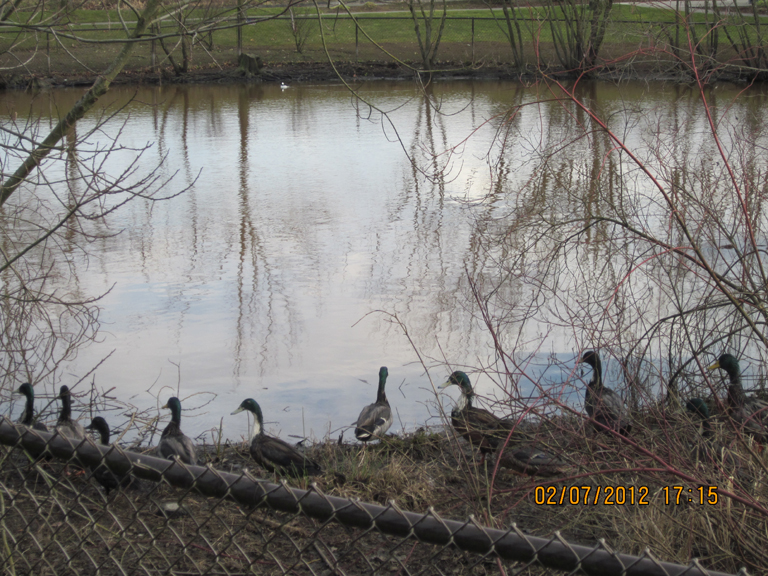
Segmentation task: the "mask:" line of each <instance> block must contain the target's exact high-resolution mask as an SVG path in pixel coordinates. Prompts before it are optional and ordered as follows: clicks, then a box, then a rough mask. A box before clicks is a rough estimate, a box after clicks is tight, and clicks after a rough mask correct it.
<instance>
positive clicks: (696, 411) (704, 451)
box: [685, 398, 746, 479]
mask: <svg viewBox="0 0 768 576" xmlns="http://www.w3.org/2000/svg"><path fill="white" fill-rule="evenodd" d="M685 410H686V411H687V412H688V413H689V414H691V415H692V416H694V417H695V418H697V419H698V420H699V421H700V422H701V438H700V440H699V441H698V442H696V443H695V444H693V446H692V447H691V453H692V455H693V457H694V458H695V460H696V462H702V463H715V462H716V463H720V464H723V465H724V466H725V467H726V468H727V469H729V471H730V470H734V469H735V470H736V475H737V476H739V477H740V478H742V479H743V478H744V477H745V475H746V472H745V471H744V470H743V469H742V467H741V466H740V465H739V463H738V459H737V457H736V456H735V454H734V453H733V452H732V451H730V450H729V449H728V448H726V447H725V446H723V445H722V444H720V443H719V442H715V438H714V436H715V433H714V430H712V422H711V418H710V414H709V406H708V405H707V403H706V402H705V401H704V400H702V399H701V398H691V399H690V400H688V402H686V403H685Z"/></svg>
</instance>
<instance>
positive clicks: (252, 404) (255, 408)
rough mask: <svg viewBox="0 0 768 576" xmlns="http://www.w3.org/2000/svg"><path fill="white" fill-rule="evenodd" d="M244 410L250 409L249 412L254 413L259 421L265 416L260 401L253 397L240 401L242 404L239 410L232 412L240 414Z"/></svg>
mask: <svg viewBox="0 0 768 576" xmlns="http://www.w3.org/2000/svg"><path fill="white" fill-rule="evenodd" d="M243 410H248V412H251V413H252V414H254V415H255V416H256V418H257V419H258V420H259V421H261V420H262V419H263V416H262V415H261V406H259V403H258V402H256V400H254V399H253V398H246V399H245V400H243V401H242V402H240V406H238V407H237V410H235V411H234V412H232V414H238V413H240V412H242V411H243Z"/></svg>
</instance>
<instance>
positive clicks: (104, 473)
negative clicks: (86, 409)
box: [85, 416, 133, 496]
mask: <svg viewBox="0 0 768 576" xmlns="http://www.w3.org/2000/svg"><path fill="white" fill-rule="evenodd" d="M85 429H86V430H92V431H95V432H98V433H99V439H100V441H101V445H102V446H109V424H107V421H106V420H104V418H102V417H101V416H96V417H95V418H93V420H91V423H90V424H89V425H88V426H86V427H85ZM93 477H94V478H96V481H97V482H98V483H99V484H101V485H102V486H103V487H104V490H105V491H106V492H107V496H109V491H110V490H115V489H117V488H119V487H121V486H122V487H123V488H125V487H127V486H129V485H130V484H131V482H132V481H133V476H131V475H130V474H122V475H119V474H115V473H114V472H112V470H110V469H109V468H107V467H106V466H105V465H104V464H99V465H98V466H96V467H95V468H93Z"/></svg>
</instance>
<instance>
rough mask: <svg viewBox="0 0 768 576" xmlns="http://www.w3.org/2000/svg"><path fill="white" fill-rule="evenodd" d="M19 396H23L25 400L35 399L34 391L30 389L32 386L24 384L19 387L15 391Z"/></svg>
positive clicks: (27, 383)
mask: <svg viewBox="0 0 768 576" xmlns="http://www.w3.org/2000/svg"><path fill="white" fill-rule="evenodd" d="M16 392H17V393H19V394H24V396H26V397H27V398H34V397H35V389H34V388H32V384H30V383H29V382H24V384H22V385H21V386H19V389H18V390H16Z"/></svg>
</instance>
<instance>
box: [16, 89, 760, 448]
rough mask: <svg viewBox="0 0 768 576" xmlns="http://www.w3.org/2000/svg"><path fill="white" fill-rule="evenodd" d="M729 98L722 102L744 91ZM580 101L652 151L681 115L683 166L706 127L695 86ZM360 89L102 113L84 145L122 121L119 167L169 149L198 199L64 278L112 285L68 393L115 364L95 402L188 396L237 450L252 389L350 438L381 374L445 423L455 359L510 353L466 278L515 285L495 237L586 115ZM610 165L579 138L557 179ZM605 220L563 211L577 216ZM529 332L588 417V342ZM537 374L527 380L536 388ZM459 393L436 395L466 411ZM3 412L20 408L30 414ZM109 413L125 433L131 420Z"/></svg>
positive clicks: (547, 369) (284, 416) (564, 391)
mask: <svg viewBox="0 0 768 576" xmlns="http://www.w3.org/2000/svg"><path fill="white" fill-rule="evenodd" d="M717 90H718V92H717V93H716V94H717V97H718V98H720V99H721V100H723V101H725V102H728V101H730V99H731V98H735V97H736V95H737V94H738V89H737V88H735V87H733V88H731V87H719V88H718V89H717ZM81 93H82V91H80V90H57V91H53V92H49V93H43V94H40V95H37V96H36V97H35V98H34V99H33V100H30V97H29V96H28V95H25V94H18V93H6V94H4V95H3V103H2V106H5V108H6V111H7V112H8V113H9V114H10V113H12V112H15V113H17V114H18V116H19V118H20V119H21V118H26V117H28V116H30V117H40V118H47V117H48V116H52V117H55V116H56V115H57V114H58V111H59V110H66V109H67V108H68V107H69V106H70V105H71V104H72V103H73V102H74V101H75V100H76V98H78V97H79V96H80V94H81ZM581 94H582V96H583V97H584V98H585V100H586V101H588V102H591V103H592V104H595V105H599V107H600V109H601V111H602V113H603V114H605V115H606V116H608V117H611V118H617V120H616V123H617V126H622V127H623V130H624V131H625V133H626V135H627V138H628V140H630V141H631V142H633V143H634V144H635V145H636V146H638V147H639V148H642V146H643V142H644V138H645V137H646V136H647V135H649V134H652V133H653V132H654V130H661V129H663V128H664V126H665V123H666V122H668V121H669V116H670V115H681V114H685V116H686V118H687V120H686V126H687V127H689V129H687V130H684V131H683V134H682V135H681V138H682V139H683V140H684V141H677V142H675V145H676V146H678V147H679V150H681V153H682V154H689V153H690V150H691V148H692V147H693V146H695V145H697V143H698V141H699V139H700V135H701V132H702V131H705V130H706V123H705V117H704V115H703V109H701V107H700V106H699V101H698V98H697V94H696V92H695V91H694V90H691V89H690V88H686V87H680V86H673V85H664V84H649V83H624V84H621V85H614V84H588V85H585V86H584V88H583V92H582V93H581ZM361 95H362V96H363V97H364V98H365V99H366V101H367V102H368V103H372V104H374V105H375V106H376V108H375V109H374V108H371V107H369V106H368V104H367V103H365V102H361V101H357V100H355V99H354V98H353V97H351V95H350V93H349V91H348V90H347V89H346V88H345V87H344V86H342V85H335V84H321V85H304V86H300V85H295V86H291V87H290V88H288V89H287V90H281V89H280V87H279V86H277V85H268V84H262V85H251V86H167V87H142V88H138V89H135V88H116V89H114V90H112V91H111V92H110V93H109V94H108V95H107V96H106V97H105V98H104V101H103V103H102V105H103V106H107V110H109V111H110V112H111V113H114V115H115V116H114V118H112V119H111V120H110V121H109V122H108V123H106V124H105V125H104V126H103V128H102V129H101V131H98V132H96V133H94V134H93V135H92V136H89V138H88V141H89V144H94V143H96V144H97V143H98V141H99V139H100V138H101V137H104V140H105V142H106V141H108V140H107V136H114V135H116V134H117V132H118V131H121V134H120V140H119V141H120V143H121V144H122V145H123V146H124V147H125V148H124V149H122V150H120V151H115V152H114V153H113V154H112V155H111V157H110V158H109V159H108V161H107V162H106V163H105V165H104V168H103V169H104V170H108V171H112V172H113V173H119V171H120V170H121V169H123V168H124V167H125V166H127V165H128V164H129V163H130V162H131V160H132V159H133V158H135V157H136V149H139V148H142V147H145V146H147V145H149V148H148V149H147V150H146V151H145V152H144V154H143V156H142V157H141V163H140V167H141V168H142V169H146V170H148V169H151V167H152V166H154V165H155V164H157V163H158V162H160V160H161V159H162V160H163V163H162V168H161V174H162V175H163V176H164V177H168V176H171V175H173V179H172V180H171V181H170V182H169V183H168V184H167V185H166V186H164V190H163V191H164V192H167V193H168V194H172V193H175V192H176V191H178V190H181V189H183V188H185V187H189V189H188V190H186V191H185V192H184V193H182V194H180V195H179V196H177V197H175V198H172V199H169V200H167V201H162V202H155V203H150V202H147V201H143V200H136V201H133V202H131V203H129V204H127V205H126V206H124V207H122V208H120V209H119V210H118V211H116V212H114V213H113V214H112V215H111V216H110V218H109V220H108V227H105V228H104V230H102V231H108V232H110V236H109V237H106V238H102V239H99V240H97V241H95V242H94V243H93V244H92V245H90V246H89V248H88V250H89V252H90V256H89V257H88V258H87V259H85V258H83V259H81V261H80V264H79V265H78V266H77V267H76V268H75V269H74V270H73V271H72V273H71V275H68V276H66V277H62V278H60V279H59V281H60V282H61V283H62V285H66V286H69V287H70V288H71V289H72V290H74V291H76V292H77V293H81V294H84V295H91V296H93V295H97V294H102V293H106V294H105V296H104V297H103V299H102V300H101V304H100V306H101V309H102V313H101V317H100V320H101V324H102V331H101V337H100V340H99V341H98V342H96V343H93V344H91V345H90V346H88V347H87V348H86V349H84V350H83V351H81V352H80V353H79V355H78V356H77V358H76V359H75V360H73V361H72V362H69V363H67V364H66V366H64V367H63V370H62V371H61V373H60V376H59V377H60V378H61V380H60V381H59V382H57V383H56V385H58V384H61V383H71V382H73V381H76V380H78V379H79V378H81V377H83V376H84V375H86V374H87V373H88V372H89V371H90V370H91V369H92V368H93V367H94V366H95V365H97V364H98V362H99V361H100V360H101V359H103V358H105V357H107V356H108V358H107V359H106V360H105V361H104V362H103V364H101V365H100V366H98V368H97V369H96V370H95V371H94V372H93V374H92V375H91V376H89V377H88V380H87V382H86V383H84V384H82V385H81V388H83V390H84V389H85V388H86V387H87V385H88V383H90V382H91V381H93V382H94V383H95V385H96V386H97V387H98V388H100V389H103V390H107V389H111V388H113V387H114V390H113V391H112V392H111V395H114V396H117V397H120V398H122V399H123V400H125V401H126V402H130V403H131V404H133V405H135V406H137V407H138V408H141V409H146V408H148V407H152V406H160V405H162V404H163V403H164V402H165V400H166V399H167V398H168V397H169V396H171V395H173V394H177V395H178V396H179V397H180V398H181V399H182V403H183V406H184V409H185V410H184V417H183V422H182V424H183V426H182V427H183V429H184V430H185V432H186V433H187V434H189V435H190V436H197V435H201V434H205V433H206V431H208V430H211V429H213V428H217V427H219V425H220V423H221V422H222V420H221V419H222V418H223V433H224V436H225V437H228V438H232V439H236V438H240V437H241V436H242V435H244V434H246V433H247V429H248V425H249V423H248V419H247V418H245V417H244V416H242V415H238V416H233V417H230V416H229V414H230V412H232V411H233V410H234V409H235V408H236V407H237V406H238V404H239V403H240V401H241V400H243V399H244V398H247V397H253V398H255V399H257V400H258V402H259V403H260V404H261V406H262V409H263V410H264V413H265V420H266V421H267V428H268V429H269V430H270V431H272V432H275V433H279V434H280V435H282V436H283V437H290V436H299V437H303V436H313V437H315V438H322V437H325V436H326V435H327V434H330V435H331V437H333V438H335V437H337V436H338V434H339V433H340V431H341V430H343V429H344V428H345V427H347V426H348V425H349V424H351V423H353V421H354V420H355V419H356V417H357V414H358V413H359V411H360V409H361V408H362V407H363V406H364V405H365V404H368V403H370V402H373V401H374V400H375V395H376V383H377V373H378V369H379V367H380V366H387V367H388V368H389V375H390V376H389V381H388V387H387V390H388V397H389V399H390V402H391V404H392V406H393V408H394V409H395V411H396V416H395V423H394V425H393V427H392V431H401V430H414V429H416V428H418V427H419V426H422V425H436V424H440V423H441V420H440V417H439V410H438V408H437V403H436V398H437V396H436V390H435V387H436V386H437V385H439V384H440V383H442V382H444V381H445V379H446V377H447V376H448V374H449V373H450V372H451V370H453V369H458V368H463V367H479V366H489V367H492V366H494V364H495V362H496V361H497V359H498V356H497V354H496V351H495V349H494V342H493V339H492V337H491V335H490V334H489V332H488V331H487V330H486V329H485V327H484V325H483V322H482V318H480V315H479V313H478V311H477V306H476V303H475V301H474V297H473V295H472V292H471V290H470V289H469V283H468V281H467V279H468V277H471V278H473V279H478V278H493V277H495V276H497V275H498V274H499V260H500V259H503V256H501V255H499V254H498V253H496V252H494V250H493V249H491V248H489V247H488V245H487V243H486V242H487V240H488V238H489V236H490V235H492V234H495V233H497V232H498V231H499V229H500V228H501V227H503V223H504V222H505V221H507V220H508V219H509V217H510V215H513V214H514V211H515V209H516V206H518V204H519V203H520V202H521V198H522V196H521V193H520V191H521V190H522V189H523V187H524V186H526V184H528V183H530V181H531V179H532V178H533V177H534V174H535V173H536V170H537V167H538V166H540V159H537V155H538V154H539V150H540V146H539V143H540V142H541V141H543V140H546V139H558V140H563V141H565V140H567V134H568V132H569V130H571V128H569V127H568V126H570V125H571V124H570V123H572V122H574V117H573V116H572V115H570V114H569V113H568V112H567V110H566V109H565V108H564V107H562V106H560V105H559V104H557V103H555V102H552V103H550V104H545V105H538V106H535V107H530V108H517V107H519V106H521V105H523V104H526V103H531V102H535V101H539V100H546V99H548V98H551V97H552V95H551V94H549V93H547V92H546V91H544V90H543V89H542V88H540V87H539V88H537V87H526V86H524V85H522V84H517V83H511V82H497V81H483V82H477V81H474V82H470V81H457V82H443V83H438V84H435V85H434V86H432V88H431V90H430V91H429V94H428V95H425V94H424V93H423V92H422V91H420V90H419V89H418V88H417V87H416V86H415V85H413V84H409V83H386V82H376V83H371V84H368V85H365V86H363V87H362V88H361ZM129 100H130V101H129ZM764 105H765V94H763V93H762V92H761V91H759V90H753V91H752V92H751V93H749V94H747V95H743V94H742V95H741V98H740V99H739V100H738V101H737V103H736V104H735V105H733V106H732V107H731V108H729V110H728V114H733V115H736V116H738V115H742V118H744V119H746V122H747V124H745V126H747V125H748V123H749V122H750V120H749V118H752V117H758V116H759V114H760V110H764V109H765V108H764ZM120 106H122V108H121V107H120ZM513 111H517V113H515V114H512V113H511V112H513ZM382 112H385V113H386V114H382ZM95 118H96V115H91V116H89V117H88V118H86V119H85V120H84V121H82V122H81V124H80V126H78V132H79V133H85V132H86V131H87V130H88V128H89V127H91V126H93V124H94V122H95V121H96V120H95ZM638 118H643V119H644V120H643V122H640V121H638ZM664 119H666V120H664ZM577 120H578V119H577ZM510 128H513V129H514V133H515V134H516V136H515V139H514V141H510V140H508V137H509V136H508V135H509V134H510V132H509V130H510ZM555 135H557V136H555ZM604 154H605V150H604V149H601V147H600V146H597V145H595V143H594V142H592V141H589V140H588V139H585V140H584V141H583V142H581V143H580V144H577V145H576V146H575V147H571V148H569V149H567V150H566V149H565V147H564V149H563V151H562V153H561V155H559V156H556V157H553V160H554V161H557V162H561V163H562V166H563V167H562V168H561V169H558V171H559V173H560V175H561V176H562V178H563V182H561V183H560V184H558V185H559V186H566V185H568V186H571V193H577V194H580V195H582V194H586V193H587V192H589V181H590V170H593V169H595V168H594V167H595V163H597V165H598V169H599V166H600V164H601V162H602V158H603V155H604ZM650 156H653V155H649V157H650ZM657 156H658V155H657ZM411 159H412V160H413V161H414V162H413V163H412V162H411ZM535 159H537V160H536V161H534V160H535ZM81 160H84V158H81ZM612 169H617V170H618V169H620V167H617V168H612ZM137 177H138V176H135V175H134V176H132V177H131V178H137ZM566 181H567V182H568V183H569V184H566V183H565V182H566ZM580 187H581V188H583V192H582V191H579V188H580ZM548 193H550V194H551V193H552V190H549V192H548ZM542 201H544V202H546V203H550V200H549V199H547V200H542ZM555 203H556V202H555ZM589 209H590V208H589V203H588V202H587V203H585V204H582V205H581V206H578V205H577V204H571V203H568V202H566V201H565V200H564V201H563V203H562V205H561V206H560V207H559V210H560V211H561V214H562V216H563V217H565V216H575V217H579V216H585V211H587V210H589ZM580 210H581V214H579V211H580ZM522 298H523V300H524V298H525V297H524V296H523V297H522ZM518 303H519V300H518ZM526 330H528V331H529V332H527V333H526V336H525V337H523V338H519V339H518V340H517V342H518V344H517V349H516V352H517V353H519V354H522V355H523V356H525V355H528V363H527V364H526V367H525V370H524V372H525V374H526V375H527V376H528V377H529V378H530V379H531V382H533V381H543V380H546V381H547V382H549V383H553V384H554V385H557V386H560V387H561V388H560V392H559V394H560V397H561V398H563V399H564V401H566V402H569V403H572V404H573V405H575V406H580V405H581V402H582V394H583V379H580V375H579V373H578V372H576V371H575V370H574V361H575V357H576V354H577V350H579V349H580V348H581V347H582V346H584V345H585V344H587V345H589V342H590V340H589V337H588V336H587V335H585V334H579V333H576V332H575V331H574V330H572V329H570V330H569V329H568V327H563V326H559V327H554V328H553V327H546V326H541V325H533V326H532V327H529V328H526ZM425 367H426V368H428V370H427V369H425ZM584 377H585V379H586V378H588V377H589V374H588V373H585V374H584ZM473 378H475V380H476V386H477V388H478V389H479V390H480V392H481V393H482V394H483V395H487V396H491V397H494V396H499V395H500V394H502V393H503V391H502V390H500V389H499V388H498V387H497V386H496V384H495V383H494V380H493V379H492V378H490V377H488V376H487V375H485V374H478V375H475V374H474V373H473ZM531 382H527V381H521V382H520V384H519V386H520V390H521V392H523V393H530V392H531V390H532V385H531ZM46 389H47V390H48V392H49V393H52V392H53V384H52V383H49V384H48V386H47V388H46ZM76 391H77V390H76ZM457 392H458V390H456V389H455V388H454V389H453V390H452V391H449V393H448V394H447V395H445V394H443V395H440V397H441V398H448V402H449V403H448V404H447V405H450V402H452V400H451V398H453V399H455V397H456V395H457ZM76 408H77V406H76ZM8 410H9V411H10V412H12V413H13V416H14V417H16V415H17V414H18V412H19V411H20V410H21V402H19V401H16V402H15V403H14V404H13V405H11V406H10V407H9V409H8ZM159 413H160V415H161V416H162V417H163V421H166V420H167V416H168V415H167V411H159ZM112 417H113V418H114V419H115V425H123V424H124V422H125V421H126V420H127V419H128V415H127V414H122V415H114V416H112ZM345 437H346V438H347V439H349V438H351V437H352V433H351V430H350V431H347V432H346V435H345ZM207 439H208V440H210V439H211V436H210V435H208V436H207Z"/></svg>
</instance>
